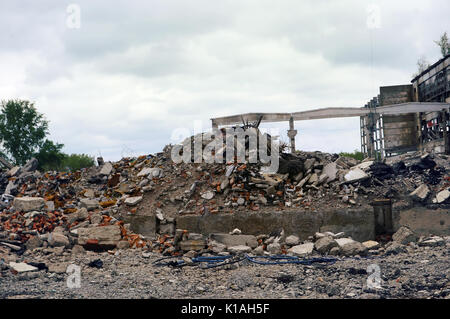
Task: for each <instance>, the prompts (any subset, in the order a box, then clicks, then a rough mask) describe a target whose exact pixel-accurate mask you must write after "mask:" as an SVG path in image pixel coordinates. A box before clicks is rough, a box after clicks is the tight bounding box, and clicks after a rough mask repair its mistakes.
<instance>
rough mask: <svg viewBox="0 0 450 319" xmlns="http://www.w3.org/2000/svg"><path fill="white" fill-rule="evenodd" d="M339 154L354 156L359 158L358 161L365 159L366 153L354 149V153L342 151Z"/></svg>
mask: <svg viewBox="0 0 450 319" xmlns="http://www.w3.org/2000/svg"><path fill="white" fill-rule="evenodd" d="M339 156H344V157H353V158H354V159H357V160H358V161H362V160H363V159H364V153H362V152H360V151H358V150H354V151H353V153H347V152H340V153H339Z"/></svg>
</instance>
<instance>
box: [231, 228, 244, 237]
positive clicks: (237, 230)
mask: <svg viewBox="0 0 450 319" xmlns="http://www.w3.org/2000/svg"><path fill="white" fill-rule="evenodd" d="M240 234H242V231H241V230H240V229H239V228H235V229H233V230H232V231H230V235H240Z"/></svg>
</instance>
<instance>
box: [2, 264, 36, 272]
mask: <svg viewBox="0 0 450 319" xmlns="http://www.w3.org/2000/svg"><path fill="white" fill-rule="evenodd" d="M9 267H11V268H12V269H13V270H15V271H17V272H18V273H22V272H28V271H37V270H39V269H38V268H37V267H34V266H31V265H28V264H27V263H15V262H10V263H9Z"/></svg>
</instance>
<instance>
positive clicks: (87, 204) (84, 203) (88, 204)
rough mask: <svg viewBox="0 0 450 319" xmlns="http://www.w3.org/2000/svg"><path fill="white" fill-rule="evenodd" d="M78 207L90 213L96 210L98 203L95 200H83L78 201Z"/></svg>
mask: <svg viewBox="0 0 450 319" xmlns="http://www.w3.org/2000/svg"><path fill="white" fill-rule="evenodd" d="M80 207H82V208H86V209H87V210H88V211H90V210H94V209H97V208H98V207H99V203H98V200H96V199H90V198H83V199H80Z"/></svg>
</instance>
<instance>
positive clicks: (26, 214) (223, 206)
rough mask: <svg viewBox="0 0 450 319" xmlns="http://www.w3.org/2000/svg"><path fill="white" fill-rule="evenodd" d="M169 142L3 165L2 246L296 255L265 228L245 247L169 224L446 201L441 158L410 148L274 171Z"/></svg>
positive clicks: (293, 160) (284, 164) (286, 159)
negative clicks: (47, 162) (105, 157)
mask: <svg viewBox="0 0 450 319" xmlns="http://www.w3.org/2000/svg"><path fill="white" fill-rule="evenodd" d="M258 134H259V133H258ZM258 138H261V136H259V135H258ZM189 141H191V139H189ZM202 145H203V147H206V145H207V144H206V143H203V144H202ZM172 148H173V146H172V145H168V146H166V147H165V148H164V150H163V152H161V153H157V154H154V155H146V156H140V157H137V158H123V159H121V160H120V161H118V162H115V163H111V162H103V161H102V160H99V165H98V166H95V167H91V168H88V169H83V170H81V171H76V172H45V173H41V172H38V171H36V168H37V161H36V159H32V160H30V161H29V162H28V163H27V164H26V165H25V166H23V167H13V168H11V169H9V170H8V171H5V172H2V173H1V174H0V188H1V190H2V191H3V195H2V197H1V202H0V206H1V208H2V211H1V213H0V243H1V245H2V246H3V247H8V249H10V250H11V251H14V252H16V253H17V254H21V253H23V251H24V250H25V249H36V248H40V247H44V248H45V247H65V248H66V249H71V248H72V249H73V248H74V247H76V249H80V248H79V247H82V249H87V250H95V251H102V250H103V251H105V250H106V251H111V253H114V251H113V250H114V249H117V248H119V249H124V248H129V247H132V248H146V249H149V250H156V251H159V252H162V253H164V254H166V255H177V254H180V253H183V252H189V251H202V250H204V249H207V248H208V247H209V248H210V249H212V251H214V252H216V253H220V252H223V251H225V250H227V251H228V252H232V253H240V252H242V251H244V252H249V248H248V247H250V250H254V249H259V251H257V253H258V252H259V253H264V252H269V253H272V254H278V253H292V254H294V255H296V254H297V255H302V252H303V251H304V250H305V249H306V251H309V249H310V247H311V246H310V245H309V246H304V247H301V248H300V247H298V248H297V250H296V249H292V247H294V246H298V244H299V243H297V244H296V245H284V244H286V243H283V242H276V241H275V239H274V238H277V236H275V237H274V236H269V235H263V236H262V237H260V238H256V239H255V240H254V241H253V242H254V243H253V244H252V245H250V246H249V245H248V243H244V244H243V245H234V246H230V245H226V244H223V243H222V246H221V245H219V244H220V242H219V243H218V244H217V245H216V243H217V241H215V240H213V241H212V242H213V244H212V245H211V244H207V243H206V242H205V241H204V240H205V239H204V238H203V237H202V236H201V235H198V234H189V233H187V232H186V231H184V230H179V229H176V227H175V223H174V221H175V218H176V217H177V216H180V215H185V214H194V215H205V214H217V213H231V214H239V212H242V211H248V210H251V211H264V210H268V209H270V210H274V209H276V210H280V211H284V210H297V211H300V212H301V211H302V210H311V211H316V210H320V209H322V208H323V207H328V208H329V207H335V208H339V207H352V206H361V205H367V204H368V203H369V202H370V201H371V200H373V199H374V198H379V197H384V198H396V199H407V200H411V201H415V202H420V204H421V205H448V203H449V200H448V198H449V187H450V177H449V161H448V157H446V156H444V155H429V154H426V155H422V156H420V155H417V154H412V155H410V156H409V158H403V159H402V160H401V161H396V162H394V163H392V165H391V164H388V163H380V162H375V161H373V160H372V159H365V160H364V161H362V162H360V161H358V160H355V159H353V158H349V157H340V156H338V155H337V154H326V153H321V152H296V153H294V154H285V153H280V155H279V163H280V165H279V170H278V172H277V174H267V173H265V172H264V165H262V164H261V163H260V162H257V163H249V162H245V163H233V162H228V163H211V164H207V163H198V164H192V163H184V162H181V163H178V164H176V163H174V162H173V161H172V159H171V151H172ZM248 155H249V154H248V152H247V158H248ZM142 211H145V212H146V213H148V214H150V215H153V216H156V219H157V222H158V235H157V238H146V237H144V236H143V235H141V234H136V233H133V232H132V231H131V230H130V224H127V223H126V222H125V220H126V219H127V217H129V216H133V215H139V214H140V213H141V212H142ZM291 242H295V239H292V238H291ZM306 244H308V243H306ZM224 246H225V247H224ZM239 246H245V247H239ZM231 247H234V248H231ZM258 247H261V248H258ZM332 248H333V247H332Z"/></svg>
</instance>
